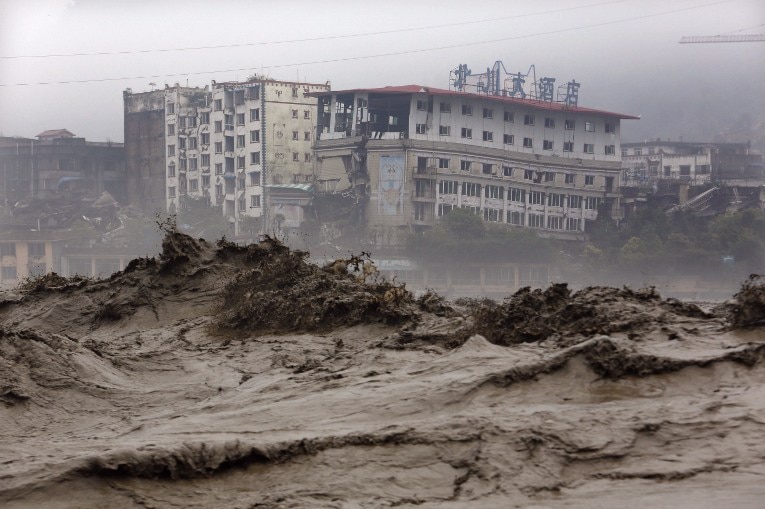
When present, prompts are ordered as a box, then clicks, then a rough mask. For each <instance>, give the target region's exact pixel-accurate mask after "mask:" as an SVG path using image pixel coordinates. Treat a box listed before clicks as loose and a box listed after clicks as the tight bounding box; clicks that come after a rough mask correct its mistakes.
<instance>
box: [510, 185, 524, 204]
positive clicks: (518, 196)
mask: <svg viewBox="0 0 765 509" xmlns="http://www.w3.org/2000/svg"><path fill="white" fill-rule="evenodd" d="M507 197H508V199H509V200H510V201H512V202H516V203H525V202H526V190H525V189H518V188H515V187H511V188H510V189H508V191H507Z"/></svg>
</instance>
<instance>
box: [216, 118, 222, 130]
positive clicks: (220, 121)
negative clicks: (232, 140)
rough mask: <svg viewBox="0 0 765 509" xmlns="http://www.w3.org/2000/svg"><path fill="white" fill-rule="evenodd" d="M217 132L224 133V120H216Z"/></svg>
mask: <svg viewBox="0 0 765 509" xmlns="http://www.w3.org/2000/svg"><path fill="white" fill-rule="evenodd" d="M215 132H216V133H222V132H223V121H222V120H216V121H215Z"/></svg>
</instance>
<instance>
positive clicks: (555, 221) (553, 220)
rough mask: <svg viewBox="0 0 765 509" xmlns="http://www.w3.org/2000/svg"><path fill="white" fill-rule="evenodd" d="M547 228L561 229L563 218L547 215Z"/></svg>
mask: <svg viewBox="0 0 765 509" xmlns="http://www.w3.org/2000/svg"><path fill="white" fill-rule="evenodd" d="M547 228H548V229H549V230H562V229H563V218H562V217H558V216H547Z"/></svg>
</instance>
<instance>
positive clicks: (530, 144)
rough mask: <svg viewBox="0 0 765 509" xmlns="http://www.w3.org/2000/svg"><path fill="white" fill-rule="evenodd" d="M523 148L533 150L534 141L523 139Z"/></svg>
mask: <svg viewBox="0 0 765 509" xmlns="http://www.w3.org/2000/svg"><path fill="white" fill-rule="evenodd" d="M523 147H524V148H534V141H533V140H532V139H531V138H523Z"/></svg>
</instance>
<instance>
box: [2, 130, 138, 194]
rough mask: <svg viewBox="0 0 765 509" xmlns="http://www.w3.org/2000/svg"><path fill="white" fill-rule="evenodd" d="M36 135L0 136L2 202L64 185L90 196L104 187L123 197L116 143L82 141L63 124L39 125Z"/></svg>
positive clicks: (120, 148)
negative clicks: (41, 129)
mask: <svg viewBox="0 0 765 509" xmlns="http://www.w3.org/2000/svg"><path fill="white" fill-rule="evenodd" d="M36 138H37V139H32V138H16V137H0V197H2V199H3V202H4V204H5V203H6V202H7V203H9V204H10V203H15V202H17V201H19V200H23V199H25V198H28V197H34V198H47V197H50V196H53V195H55V194H56V193H58V192H63V191H66V192H72V191H80V192H83V193H87V194H90V195H93V196H98V195H100V194H101V193H103V192H104V191H108V192H109V193H111V194H112V196H114V197H115V198H117V199H118V200H120V201H123V200H124V198H125V195H124V192H123V190H124V152H123V146H122V144H121V143H112V142H93V141H86V140H85V138H79V137H76V136H75V135H74V134H72V133H71V132H69V131H68V130H66V129H55V130H50V131H44V132H42V133H40V134H38V135H37V136H36Z"/></svg>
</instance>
